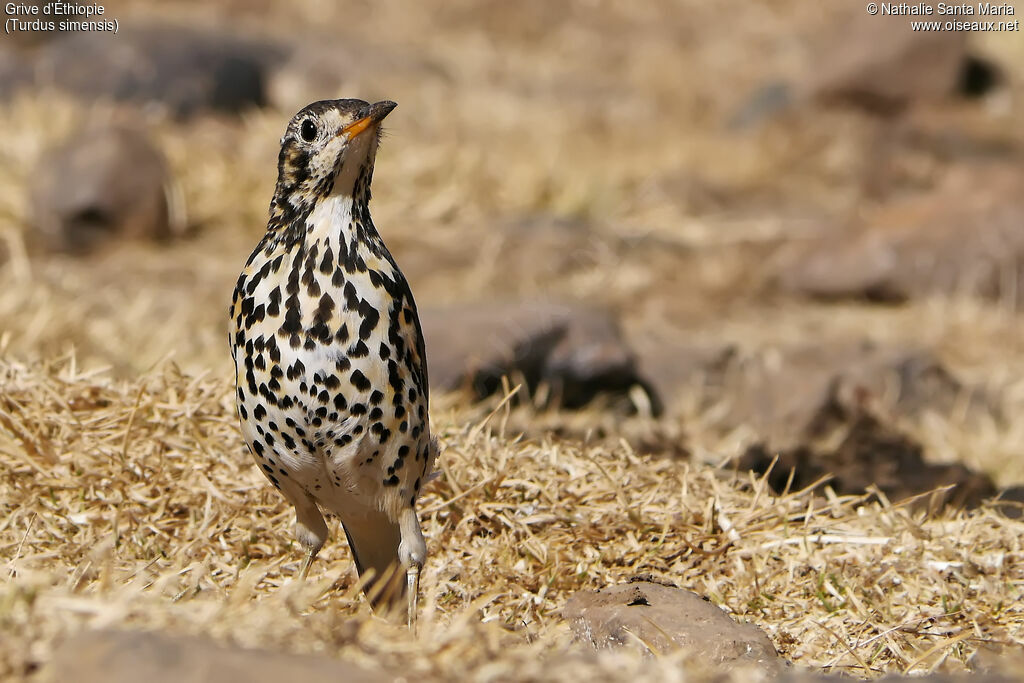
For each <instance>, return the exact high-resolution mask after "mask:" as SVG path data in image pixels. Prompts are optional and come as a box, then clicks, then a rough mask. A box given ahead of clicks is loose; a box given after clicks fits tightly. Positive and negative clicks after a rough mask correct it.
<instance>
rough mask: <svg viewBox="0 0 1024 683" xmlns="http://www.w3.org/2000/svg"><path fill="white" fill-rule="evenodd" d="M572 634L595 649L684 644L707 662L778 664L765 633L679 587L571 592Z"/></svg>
mask: <svg viewBox="0 0 1024 683" xmlns="http://www.w3.org/2000/svg"><path fill="white" fill-rule="evenodd" d="M562 616H563V618H565V619H566V620H567V621H569V624H570V625H571V627H572V631H573V634H574V635H575V636H576V639H577V640H579V641H582V642H584V643H588V644H590V645H592V646H593V647H595V648H598V649H601V648H611V647H621V646H625V645H638V644H640V643H643V647H644V648H645V649H650V650H653V651H654V653H655V654H666V653H668V652H671V651H673V650H677V649H680V648H682V649H684V650H686V651H688V652H692V653H694V654H697V655H698V656H700V657H701V658H702V659H703V660H705V661H708V662H711V663H713V664H734V665H735V664H758V665H760V666H762V667H767V668H770V669H772V670H778V669H781V667H782V663H781V660H779V656H778V653H776V651H775V647H774V646H773V645H772V643H771V640H769V639H768V636H767V635H765V633H764V632H763V631H762V630H761V629H759V628H758V627H757V626H754V625H752V624H739V623H736V622H735V621H733V620H732V619H731V618H730V617H729V615H727V614H726V613H725V612H724V611H722V610H721V609H720V608H718V607H717V606H715V605H714V604H712V603H711V602H709V601H707V600H706V599H704V598H702V597H701V596H699V595H697V594H696V593H692V592H690V591H687V590H683V589H681V588H675V587H672V586H665V585H661V584H658V583H651V582H648V581H639V582H635V583H629V584H621V585H618V586H609V587H606V588H602V589H600V590H597V591H580V592H578V593H574V594H573V595H572V596H571V597H570V598H569V600H568V602H566V604H565V607H564V608H563V609H562Z"/></svg>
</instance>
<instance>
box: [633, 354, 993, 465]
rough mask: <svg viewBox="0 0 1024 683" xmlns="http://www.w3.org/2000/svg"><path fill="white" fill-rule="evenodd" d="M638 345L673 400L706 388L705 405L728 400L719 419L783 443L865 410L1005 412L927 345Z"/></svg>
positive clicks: (646, 367) (645, 365) (644, 364)
mask: <svg viewBox="0 0 1024 683" xmlns="http://www.w3.org/2000/svg"><path fill="white" fill-rule="evenodd" d="M638 351H639V365H640V372H641V373H642V375H643V376H644V377H649V378H651V379H650V381H651V383H652V384H653V386H654V388H655V390H656V392H657V394H658V395H659V396H660V397H661V398H662V400H663V401H665V402H666V403H669V404H670V403H671V402H673V401H675V400H677V399H678V398H679V397H681V396H683V395H686V394H697V396H698V397H699V401H700V403H701V404H702V405H704V406H705V407H707V408H710V407H712V406H720V408H721V409H720V410H716V411H715V413H716V414H718V415H720V417H719V418H718V421H719V426H721V427H723V428H725V429H733V428H735V427H738V426H740V425H743V426H746V427H749V428H750V429H752V430H753V431H754V432H755V433H756V434H758V435H760V436H761V437H763V438H764V439H766V440H767V441H768V442H769V443H771V444H772V445H773V447H776V448H791V447H794V446H797V445H799V444H801V443H804V442H805V441H806V440H807V439H808V438H814V437H821V436H825V435H826V434H828V433H829V432H830V431H831V430H833V429H834V428H835V427H836V426H839V425H843V424H846V423H847V422H848V421H849V419H850V417H851V416H853V415H856V414H859V412H861V410H862V409H863V408H865V407H870V408H872V409H874V410H877V411H879V412H882V413H886V414H893V415H897V416H901V417H911V418H915V417H919V416H921V415H923V414H925V413H928V412H934V413H939V414H942V415H956V416H958V417H959V416H963V417H965V418H972V417H974V416H977V415H983V414H988V415H991V414H992V413H994V412H995V407H994V406H993V405H991V404H992V401H991V400H990V399H989V398H988V397H987V396H986V395H985V393H984V392H983V391H981V390H979V389H975V388H972V387H969V386H965V385H964V384H963V383H961V382H960V381H959V380H958V379H957V378H956V377H955V376H954V375H953V374H952V373H951V372H949V370H948V369H947V368H946V367H945V366H944V365H943V364H942V362H941V361H940V359H938V358H936V357H935V356H934V354H932V353H930V352H927V351H925V350H922V349H914V348H903V347H891V346H883V345H877V344H873V343H870V342H849V341H832V340H823V341H822V343H816V344H800V345H794V346H790V347H782V348H765V349H760V350H758V351H756V352H752V353H745V354H744V353H741V352H740V351H739V350H738V349H736V348H734V347H731V346H727V345H718V346H715V345H706V346H700V345H695V344H685V343H683V344H671V343H667V342H662V343H660V344H656V345H652V344H649V343H646V342H645V343H641V344H638Z"/></svg>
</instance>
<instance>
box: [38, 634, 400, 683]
mask: <svg viewBox="0 0 1024 683" xmlns="http://www.w3.org/2000/svg"><path fill="white" fill-rule="evenodd" d="M46 673H48V674H49V679H50V680H54V681H75V682H76V683H101V682H102V683H139V682H140V681H145V682H146V683H179V682H181V681H188V682H189V683H220V682H221V681H251V682H252V683H258V682H260V681H266V682H267V683H278V682H279V681H287V680H297V681H303V682H304V683H317V682H319V681H323V682H324V683H328V682H331V683H333V682H334V681H338V680H344V681H352V682H353V683H377V682H384V681H392V680H394V676H393V675H388V674H386V673H384V672H382V671H368V670H366V669H363V668H362V667H359V666H356V665H354V664H350V663H347V662H342V661H338V660H334V659H329V658H327V657H323V656H318V655H290V654H282V653H277V652H268V651H266V650H248V649H242V648H237V647H221V646H218V645H214V644H213V643H211V642H210V641H209V640H208V639H206V638H185V637H178V636H169V635H162V634H158V633H142V632H137V631H93V632H87V633H82V634H79V635H77V636H74V637H72V638H71V639H69V640H67V641H66V642H64V643H62V644H61V645H60V646H59V647H58V648H57V650H56V652H55V653H54V657H53V661H52V662H51V664H50V665H49V671H48V672H46Z"/></svg>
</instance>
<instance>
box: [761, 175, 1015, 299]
mask: <svg viewBox="0 0 1024 683" xmlns="http://www.w3.org/2000/svg"><path fill="white" fill-rule="evenodd" d="M782 263H783V265H782V267H781V268H780V271H779V276H778V282H779V283H780V285H781V287H782V289H783V290H784V291H788V292H794V293H797V294H801V295H805V296H809V297H813V298H818V299H826V300H834V299H864V300H868V301H883V302H902V301H906V300H908V299H913V298H918V297H922V296H927V295H933V294H943V295H949V294H969V295H975V296H979V297H984V298H989V299H1001V300H1009V301H1010V302H1012V303H1013V304H1014V305H1016V306H1021V305H1022V301H1021V300H1020V296H1019V293H1020V292H1021V291H1024V289H1022V287H1024V172H1021V170H1020V168H1019V167H1017V166H1011V165H1006V164H992V165H983V164H964V165H962V166H956V167H954V168H953V169H951V170H950V171H949V172H948V173H947V175H946V176H945V177H944V178H943V179H942V180H941V181H940V182H939V183H938V185H937V186H936V188H935V189H934V190H932V191H928V192H923V193H921V194H918V195H916V196H911V197H908V198H904V199H901V200H898V201H895V202H892V203H890V204H887V205H884V206H882V207H880V208H878V209H875V210H874V211H872V212H870V213H868V215H867V218H866V220H865V221H864V222H862V223H859V224H857V225H854V226H852V227H851V228H849V229H848V230H845V231H843V232H841V233H839V234H834V235H828V236H825V237H823V238H822V239H820V240H818V241H815V242H813V243H811V244H810V245H808V246H807V247H799V248H796V249H794V250H793V251H792V252H791V253H790V254H789V255H788V256H787V257H786V258H784V259H782Z"/></svg>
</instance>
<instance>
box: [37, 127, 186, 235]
mask: <svg viewBox="0 0 1024 683" xmlns="http://www.w3.org/2000/svg"><path fill="white" fill-rule="evenodd" d="M29 192H30V203H31V212H32V217H33V222H34V224H35V227H36V229H37V231H38V237H39V238H40V240H39V241H40V242H41V243H42V244H43V245H45V246H46V247H48V248H51V249H57V250H65V251H71V252H84V251H88V250H89V249H92V248H94V247H96V246H98V245H99V244H101V243H103V242H105V241H108V240H111V239H115V238H125V237H127V238H145V239H166V238H168V237H170V236H171V235H172V234H173V233H175V232H177V231H179V230H180V226H179V225H178V222H179V221H180V219H172V212H171V210H170V207H171V204H170V203H169V201H168V197H170V196H173V193H172V179H171V175H170V171H169V169H168V167H167V163H166V161H165V159H164V156H163V154H162V153H161V152H160V150H159V149H157V147H156V146H155V145H154V143H153V142H152V141H151V140H150V139H149V137H148V136H147V135H146V134H145V133H143V132H142V131H140V130H138V129H136V128H129V127H124V126H104V127H93V128H86V129H83V130H79V131H78V132H76V133H74V134H73V135H72V136H70V137H69V138H68V139H67V140H65V141H64V142H62V143H61V144H59V145H58V146H57V147H55V148H54V149H51V150H49V151H47V152H45V153H44V154H43V155H42V157H41V158H40V160H39V165H38V168H37V170H36V172H35V173H34V174H33V176H32V184H31V186H30V188H29ZM174 215H175V216H177V215H178V214H177V213H176V214H174Z"/></svg>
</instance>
